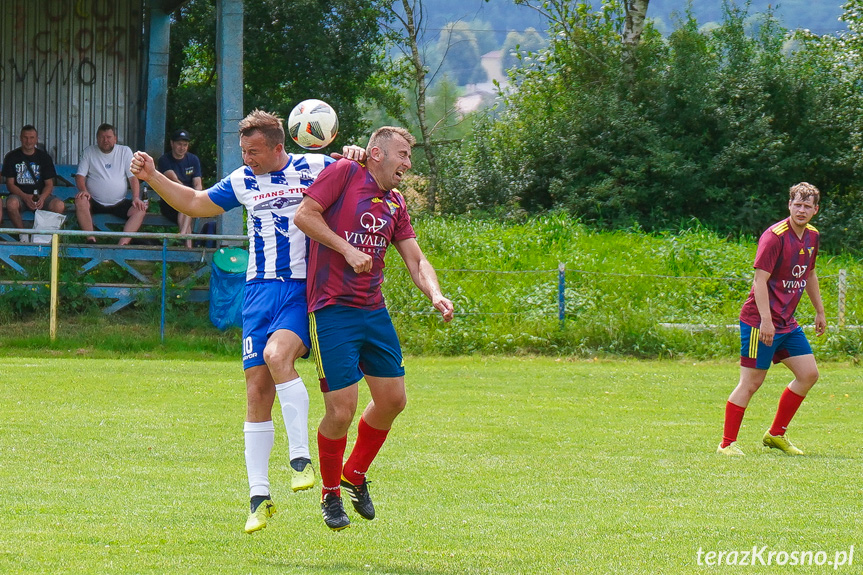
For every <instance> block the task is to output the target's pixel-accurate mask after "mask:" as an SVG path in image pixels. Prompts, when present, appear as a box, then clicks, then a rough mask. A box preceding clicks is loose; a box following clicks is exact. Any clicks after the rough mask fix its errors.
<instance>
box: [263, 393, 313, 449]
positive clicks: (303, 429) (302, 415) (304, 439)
mask: <svg viewBox="0 0 863 575" xmlns="http://www.w3.org/2000/svg"><path fill="white" fill-rule="evenodd" d="M276 393H277V394H278V395H279V403H281V405H282V419H284V420H285V430H286V431H287V432H288V444H289V446H290V457H291V459H296V458H297V457H305V458H306V459H311V456H310V455H309V393H308V392H307V391H306V386H305V385H304V384H303V379H302V378H301V377H298V378H296V379H292V380H291V381H286V382H285V383H280V384H278V385H277V386H276ZM270 425H271V426H272V422H271V423H270Z"/></svg>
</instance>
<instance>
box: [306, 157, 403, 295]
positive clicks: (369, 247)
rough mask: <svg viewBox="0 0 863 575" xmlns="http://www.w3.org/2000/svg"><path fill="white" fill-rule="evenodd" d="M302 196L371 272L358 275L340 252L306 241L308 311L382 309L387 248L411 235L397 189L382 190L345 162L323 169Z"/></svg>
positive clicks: (365, 172) (364, 172)
mask: <svg viewBox="0 0 863 575" xmlns="http://www.w3.org/2000/svg"><path fill="white" fill-rule="evenodd" d="M303 193H304V194H306V195H307V196H309V197H310V198H312V199H313V200H315V201H316V202H318V203H319V204H320V205H321V206H322V207H323V208H324V212H323V217H324V220H325V221H326V222H327V225H328V226H329V227H330V229H331V230H333V231H334V232H336V234H338V235H339V236H340V237H342V238H344V239H346V240H347V241H348V243H350V244H351V245H352V246H354V247H355V248H357V249H358V250H360V251H362V252H365V253H367V254H369V255H370V256H372V269H371V271H370V272H364V273H360V274H358V273H356V272H354V270H353V268H351V267H350V266H349V265H348V264H347V262H346V261H345V258H344V256H342V254H340V253H338V252H337V251H334V250H332V249H330V248H328V247H327V246H324V245H321V244H319V243H318V242H316V241H314V240H310V242H311V243H310V246H309V261H308V262H309V263H308V274H307V278H308V280H307V283H306V293H307V295H308V300H309V311H310V312H312V311H315V310H319V309H321V308H322V307H326V306H328V305H345V306H350V307H359V308H365V309H378V308H382V307H384V305H385V304H384V296H383V294H382V293H381V283H382V282H383V280H384V256H385V255H386V253H387V247H389V245H390V244H391V243H392V242H397V241H400V240H405V239H408V238H415V237H416V233H414V229H413V227H412V226H411V218H410V216H409V215H408V210H407V207H406V206H405V199H404V198H403V197H402V195H401V194H400V193H399V192H398V191H396V190H391V191H386V192H385V191H383V190H381V189H380V188H379V187H378V184H377V182H375V179H374V178H373V177H372V175H371V174H370V173H369V171H368V169H367V168H366V167H365V166H363V165H362V164H358V163H356V162H352V161H350V160H344V159H343V160H339V161H338V162H336V163H335V164H332V165H330V166H329V167H327V168H326V169H325V170H324V171H323V172H321V174H320V175H319V176H318V178H317V179H316V180H315V183H313V184H312V185H311V186H309V187H308V188H306V189H305V190H304V191H303Z"/></svg>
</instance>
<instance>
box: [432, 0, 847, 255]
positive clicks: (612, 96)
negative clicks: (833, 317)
mask: <svg viewBox="0 0 863 575" xmlns="http://www.w3.org/2000/svg"><path fill="white" fill-rule="evenodd" d="M589 4H590V3H587V2H560V3H546V4H544V6H545V8H546V9H547V10H550V11H551V12H552V14H553V16H555V17H556V19H555V20H553V21H552V24H551V28H550V30H549V38H550V39H551V44H550V45H549V47H548V49H547V50H544V51H539V52H538V53H537V54H534V55H532V58H531V65H530V66H525V67H521V68H516V69H513V70H512V71H511V79H512V84H513V85H514V86H515V88H514V89H513V91H512V92H511V93H509V94H507V95H506V96H505V104H506V106H505V108H504V109H503V111H495V114H498V115H497V116H496V117H491V116H490V117H489V118H488V119H487V120H486V121H485V122H484V123H483V122H478V123H477V124H476V126H477V127H476V133H475V134H474V137H473V138H472V139H471V140H469V141H467V142H465V143H464V145H463V146H462V148H461V160H462V162H463V167H462V169H461V170H460V171H459V172H458V173H459V175H460V176H461V178H454V177H450V178H445V179H444V182H443V183H444V187H445V190H444V191H443V192H442V193H441V198H442V199H443V200H445V206H444V211H446V212H450V213H465V212H476V211H485V212H494V211H495V210H496V209H499V208H501V207H504V208H506V210H507V211H508V212H511V211H512V208H511V205H512V203H517V204H518V206H520V207H521V208H523V209H525V210H527V211H528V212H530V213H541V212H544V211H547V210H549V209H555V208H558V209H563V210H566V211H567V212H568V213H570V214H572V215H573V216H575V217H577V218H578V219H579V220H580V221H582V222H584V223H588V224H590V225H592V226H596V227H600V228H611V229H625V228H629V227H631V226H633V225H635V226H638V227H639V228H640V229H644V230H648V231H655V230H675V229H679V228H680V227H681V225H683V226H686V225H688V224H687V222H689V221H691V220H692V219H693V218H695V219H697V220H698V221H700V222H702V223H703V224H705V225H706V226H708V227H709V228H711V229H714V230H717V231H719V232H721V233H729V232H730V233H735V234H741V233H743V234H749V235H757V234H760V232H761V231H762V230H763V229H764V228H765V227H766V226H767V225H769V224H771V223H773V222H774V221H777V220H779V219H781V218H782V217H784V216H785V215H787V212H786V211H785V197H786V194H787V190H788V188H789V187H790V186H791V185H793V184H795V183H797V182H799V181H809V182H811V183H814V184H815V185H817V186H818V187H819V188H820V189H821V191H822V193H823V195H824V198H825V200H827V201H826V202H825V206H824V207H825V211H828V210H835V213H834V215H833V216H827V218H826V221H828V222H830V223H831V225H833V227H835V228H836V229H837V230H838V229H841V230H842V232H843V233H842V234H841V235H839V234H837V233H836V232H835V230H834V232H828V233H825V236H824V243H825V247H827V248H829V249H839V248H841V249H846V250H849V249H850V250H859V249H863V229H861V230H858V229H857V227H859V226H856V224H853V223H849V222H854V221H861V220H863V218H861V217H860V216H861V209H863V208H861V205H863V204H861V202H860V192H859V190H860V189H863V164H861V161H860V159H859V158H858V156H859V152H858V150H859V149H861V145H863V142H861V139H863V135H861V134H863V129H861V127H863V122H861V119H860V114H859V113H858V111H859V109H860V105H861V95H860V93H859V92H860V91H859V86H860V84H861V79H863V78H861V71H860V69H861V66H859V65H857V64H859V58H860V56H859V55H858V54H859V53H860V52H861V50H859V49H858V48H859V47H860V45H861V44H863V40H861V38H863V26H858V27H857V28H860V30H857V28H855V27H854V26H852V31H851V32H850V33H849V34H850V37H849V38H844V39H843V41H842V42H840V41H831V40H829V39H827V38H819V37H814V36H812V35H808V34H806V33H803V32H800V33H796V34H789V33H788V32H787V31H786V30H784V29H783V28H781V27H780V26H779V25H778V23H777V21H776V19H775V18H774V16H773V13H772V12H770V11H768V12H767V13H766V14H763V15H759V16H758V17H752V16H751V15H749V14H748V13H747V12H746V10H745V9H742V8H738V7H737V6H736V5H735V4H734V3H731V2H725V3H724V13H725V17H724V20H723V21H722V23H721V25H719V26H718V27H715V28H712V29H710V30H704V29H702V28H700V27H699V25H698V22H697V21H696V20H695V19H694V17H693V16H692V15H691V14H686V15H684V16H683V17H682V19H681V20H680V21H679V22H678V23H677V25H676V28H675V30H674V31H673V32H672V33H671V34H670V35H669V36H667V37H663V36H661V35H660V34H658V33H657V32H656V31H655V30H652V29H650V27H648V29H647V30H646V31H645V33H644V35H643V37H642V42H641V44H640V45H639V46H638V49H637V51H636V52H635V61H636V66H635V68H634V70H633V69H632V68H630V67H628V66H625V65H624V64H623V63H622V57H621V56H622V45H621V32H622V29H623V18H624V12H623V8H622V3H621V2H619V1H616V0H606V1H605V2H603V4H602V7H601V8H600V9H599V10H593V9H592V8H591V7H590V5H589ZM850 4H854V3H849V5H850ZM852 8H853V7H852ZM852 8H848V10H847V12H846V19H847V20H850V21H852V22H855V21H857V20H861V21H863V11H855V10H853V9H852ZM453 172H455V170H453ZM834 222H836V224H834ZM840 222H844V225H841V226H840V225H837V224H839V223H840ZM681 223H683V224H681ZM855 226H856V227H855Z"/></svg>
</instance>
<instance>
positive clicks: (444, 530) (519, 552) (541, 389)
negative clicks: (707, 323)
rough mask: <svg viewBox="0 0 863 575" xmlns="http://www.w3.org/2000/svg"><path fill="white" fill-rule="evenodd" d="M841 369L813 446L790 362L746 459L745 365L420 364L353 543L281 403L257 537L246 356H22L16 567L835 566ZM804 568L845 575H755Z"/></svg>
mask: <svg viewBox="0 0 863 575" xmlns="http://www.w3.org/2000/svg"><path fill="white" fill-rule="evenodd" d="M300 367H301V374H302V375H303V377H304V379H305V380H306V382H307V385H308V387H309V392H310V397H311V400H312V401H311V414H310V419H311V425H312V427H313V428H314V426H315V424H316V423H317V421H319V419H320V416H321V414H322V402H321V398H320V394H319V392H317V391H316V385H315V380H314V375H313V368H312V366H311V364H310V363H309V362H303V363H302V364H301V366H300ZM821 367H822V379H821V381H820V382H819V383H818V385H816V387H815V388H814V389H813V391H812V392H811V393H810V396H809V398H807V400H806V401H805V402H804V404H803V407H802V408H801V411H800V413H799V414H798V416H797V417H796V418H795V420H794V422H793V423H792V429H791V432H790V435H791V437H792V438H793V440H794V441H795V443H796V444H797V445H799V446H801V447H803V448H804V449H805V450H806V451H807V453H808V454H807V456H805V457H801V458H789V457H786V456H784V455H782V454H780V453H777V452H775V451H768V450H766V449H764V448H761V447H760V438H761V435H762V434H763V432H764V429H766V427H767V426H768V425H769V424H770V422H771V420H772V416H773V412H774V410H775V406H776V401H777V400H778V397H779V393H780V391H781V389H782V387H783V386H784V385H785V384H786V383H787V381H788V380H789V375H788V372H787V370H785V369H784V368H782V367H779V368H774V369H773V370H771V373H770V374H769V375H768V379H767V382H766V383H765V384H764V387H763V388H762V390H761V391H760V392H759V393H758V394H756V396H755V398H754V399H753V401H752V403H751V405H750V408H749V410H748V411H747V415H746V419H745V420H744V427H743V429H742V432H741V436H740V444H741V446H742V448H743V449H744V450H745V451H746V453H747V455H748V456H747V457H745V458H741V459H729V458H722V457H719V456H717V455H715V453H714V450H715V448H716V444H717V443H718V442H719V439H720V437H721V433H722V417H723V409H724V403H725V400H726V398H727V396H728V394H729V392H730V391H731V389H732V388H733V386H734V385H735V383H736V380H737V367H736V365H735V364H734V363H731V362H724V363H692V362H691V361H690V362H671V361H664V362H662V361H634V360H630V361H566V360H555V359H551V358H521V359H508V358H483V357H473V358H464V357H462V358H417V357H414V358H409V361H408V394H409V402H408V409H407V410H406V411H405V413H404V414H402V416H401V417H400V418H399V419H398V420H397V422H396V427H395V429H394V431H393V433H392V434H391V436H390V439H389V441H388V442H387V444H386V445H385V446H384V448H383V450H382V451H381V454H380V455H379V457H378V459H377V460H376V461H375V464H374V465H373V467H372V469H371V470H370V473H369V478H370V479H371V481H372V486H371V493H372V496H373V498H374V501H375V506H376V508H377V511H378V518H377V519H375V520H374V521H372V522H366V521H364V520H363V519H362V518H359V517H358V516H357V515H356V513H354V512H353V509H351V507H350V504H347V509H348V512H349V515H351V518H352V521H353V525H352V526H351V528H350V529H348V530H346V531H343V532H340V533H333V532H330V531H329V530H328V529H327V528H326V527H325V526H324V524H323V521H322V519H321V517H320V509H319V506H318V498H319V490H318V489H317V486H316V488H315V489H313V490H311V491H307V492H301V493H298V494H293V493H291V492H290V489H289V487H288V485H289V481H290V478H289V474H288V465H287V463H288V461H287V442H286V439H285V435H284V431H283V429H284V428H283V427H282V424H281V421H280V419H279V412H278V408H277V409H276V410H275V413H274V415H275V420H276V421H275V423H276V430H277V435H276V447H275V449H274V454H273V458H272V460H271V473H270V476H271V483H272V487H273V497H274V500H275V502H276V505H277V506H278V508H279V512H278V513H277V514H276V516H275V517H274V518H273V519H272V520H271V523H270V526H269V527H268V528H267V529H265V530H263V531H262V532H259V533H256V534H255V535H253V536H248V535H246V534H244V533H243V532H242V527H243V523H244V521H245V517H246V513H247V507H246V506H247V484H246V477H245V468H244V464H243V455H242V452H243V440H242V432H241V430H242V420H243V416H244V387H243V380H242V373H241V369H240V363H239V360H236V361H207V362H205V361H189V360H149V359H120V360H111V359H84V358H38V359H37V358H33V357H29V358H14V357H7V358H4V366H3V368H2V371H0V421H2V427H3V431H2V433H0V449H2V453H3V456H2V466H0V485H2V488H0V496H2V501H0V503H2V506H0V572H2V573H25V572H26V573H52V574H54V573H309V574H323V573H334V574H352V573H374V574H384V573H389V574H397V575H404V574H420V575H423V574H444V573H447V574H448V573H489V574H491V573H674V574H678V573H702V572H705V570H707V571H714V570H716V569H715V568H714V569H710V568H709V567H706V566H704V565H701V566H699V565H698V557H697V553H698V550H699V548H700V549H702V550H703V551H705V552H706V551H711V550H712V551H732V550H739V551H743V550H751V549H752V547H753V546H759V547H761V546H763V545H767V546H768V551H770V550H772V551H784V552H786V553H791V552H794V551H814V552H817V551H825V552H826V553H827V557H828V558H829V559H831V560H832V559H833V558H834V554H835V552H839V551H843V550H848V549H849V548H850V546H851V545H859V544H860V543H861V540H860V539H859V525H860V524H861V520H863V488H861V486H860V483H859V469H860V460H861V454H860V449H859V446H860V445H861V440H863V433H861V431H860V427H859V425H858V423H859V415H860V413H859V412H860V410H859V400H858V397H857V394H858V393H859V389H858V388H859V386H858V385H857V383H858V382H859V378H860V370H859V368H855V367H850V366H846V365H844V364H839V363H831V364H823V365H822V366H821ZM367 397H368V396H367V393H366V390H365V387H363V388H362V393H361V404H364V403H365V401H367ZM311 436H312V437H314V429H312V434H311ZM354 437H355V432H354V431H353V430H352V431H351V434H350V436H349V446H350V444H351V443H352V440H353V438H354ZM313 457H316V453H315V450H314V447H313ZM316 466H317V465H316ZM765 558H766V555H765ZM854 562H855V565H854V566H853V567H841V568H840V570H839V572H859V564H860V563H863V551H860V552H859V553H858V556H857V557H855V561H854ZM725 569H727V567H726V568H725ZM725 569H720V570H717V572H720V571H725ZM792 569H793V572H794V573H810V572H811V573H823V572H825V570H826V569H829V570H831V571H832V567H825V566H820V567H819V566H811V567H793V568H792V567H788V566H784V567H783V566H778V565H775V564H774V565H768V566H758V567H755V568H750V569H744V570H746V571H747V572H757V573H787V572H790V571H791V570H792Z"/></svg>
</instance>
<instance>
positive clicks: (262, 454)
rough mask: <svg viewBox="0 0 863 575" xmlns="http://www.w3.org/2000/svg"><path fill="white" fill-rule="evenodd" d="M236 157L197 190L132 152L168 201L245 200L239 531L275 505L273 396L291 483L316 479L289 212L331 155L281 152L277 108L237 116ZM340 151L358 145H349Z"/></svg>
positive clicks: (302, 485) (300, 282) (185, 208)
mask: <svg viewBox="0 0 863 575" xmlns="http://www.w3.org/2000/svg"><path fill="white" fill-rule="evenodd" d="M239 131H240V148H241V149H242V153H243V162H244V164H245V165H244V166H243V167H241V168H238V169H236V170H235V171H234V172H232V173H231V174H229V175H228V176H227V177H225V178H224V179H223V180H222V181H220V182H219V183H217V184H216V185H215V186H213V187H212V188H210V189H208V190H204V191H197V190H194V189H192V188H188V187H186V186H183V185H181V184H179V183H177V182H173V181H171V180H169V179H168V178H167V177H165V176H164V175H162V174H161V173H159V172H158V171H157V170H156V168H155V165H154V163H153V158H151V157H150V156H148V155H147V154H145V153H143V152H137V153H136V154H135V156H134V158H133V160H132V173H134V174H135V175H136V176H137V177H138V178H139V179H141V180H146V181H147V182H148V183H149V184H150V186H151V187H152V188H153V189H154V190H155V191H156V192H157V193H158V194H159V195H160V196H161V197H162V198H163V199H164V200H165V201H167V202H168V203H169V204H170V205H171V206H172V207H174V208H175V209H177V210H178V211H180V212H182V213H184V214H187V215H189V216H192V217H212V216H216V215H219V214H221V213H223V212H225V211H227V210H230V209H233V208H236V207H240V206H245V208H246V211H247V213H248V221H247V227H248V235H249V266H248V269H247V272H246V287H245V293H244V299H243V369H244V373H245V377H246V400H247V412H246V422H245V425H244V428H243V432H244V436H245V457H246V470H247V472H248V478H249V496H250V507H251V510H250V513H249V517H248V519H247V521H246V525H245V531H246V532H247V533H254V532H255V531H258V530H259V529H262V528H264V527H266V526H267V519H269V518H270V517H272V515H273V513H275V506H274V505H273V502H272V498H271V495H270V482H269V459H270V452H271V451H272V448H273V443H274V435H275V430H274V427H273V421H272V408H273V403H274V401H275V397H276V395H278V397H279V402H280V404H281V407H282V416H283V419H284V423H285V428H286V430H287V433H288V441H289V449H290V458H291V469H292V479H291V488H292V489H293V490H294V491H299V490H302V489H309V488H311V487H312V486H313V485H314V471H313V470H312V466H311V456H310V454H309V432H308V411H309V396H308V392H307V391H306V387H305V384H304V383H303V380H302V378H300V376H299V374H298V373H297V371H296V369H295V367H294V362H295V361H296V360H297V359H299V358H300V357H304V356H306V355H308V352H309V348H310V346H311V343H310V341H309V328H308V318H307V304H306V293H305V292H306V244H307V242H306V237H305V235H303V233H302V232H301V231H300V230H299V229H297V227H296V226H295V225H294V222H293V219H294V214H295V213H296V210H297V206H299V204H300V201H301V200H302V197H303V191H304V190H305V189H306V188H307V187H308V186H309V185H311V183H312V182H313V181H314V180H315V178H317V176H318V174H320V173H321V171H322V170H323V169H324V167H326V166H327V165H328V164H330V163H332V162H334V161H335V159H333V158H330V157H328V156H324V155H321V154H289V153H288V152H287V151H286V150H285V131H284V127H283V125H282V120H281V119H280V118H278V117H277V116H274V115H272V114H269V113H267V112H263V111H260V110H255V111H254V112H252V113H251V114H249V115H248V116H246V118H244V119H243V120H242V121H241V122H240V124H239ZM344 153H345V156H346V157H348V158H352V159H363V158H364V155H365V152H364V150H363V149H362V148H358V147H356V146H347V147H346V148H345V150H344Z"/></svg>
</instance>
